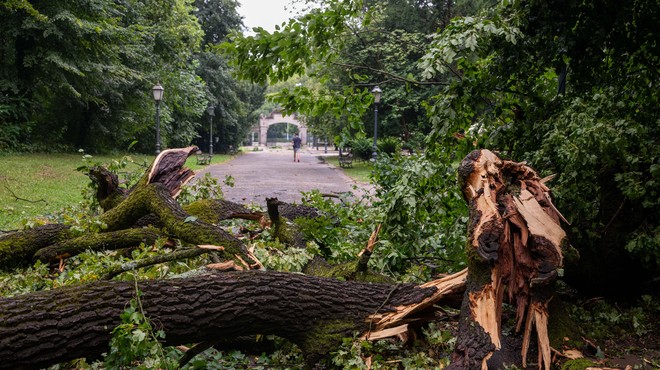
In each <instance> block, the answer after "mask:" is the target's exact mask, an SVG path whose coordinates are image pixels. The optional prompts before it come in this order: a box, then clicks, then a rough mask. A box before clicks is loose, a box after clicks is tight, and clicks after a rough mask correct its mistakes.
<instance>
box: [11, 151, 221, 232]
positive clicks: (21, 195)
mask: <svg viewBox="0 0 660 370" xmlns="http://www.w3.org/2000/svg"><path fill="white" fill-rule="evenodd" d="M122 157H123V155H121V154H117V155H112V156H93V157H91V158H88V161H91V162H94V163H103V164H108V163H111V161H112V160H119V159H121V158H122ZM130 157H131V158H132V159H133V161H134V162H135V163H139V164H143V163H145V162H146V164H147V165H148V164H151V161H152V160H153V158H154V157H153V155H141V154H138V155H131V156H130ZM231 158H232V156H229V155H214V156H213V160H212V161H211V163H213V164H216V163H222V162H225V161H228V160H229V159H231ZM86 163H88V162H86V161H84V160H83V157H82V154H80V153H76V154H27V153H26V154H0V230H13V229H17V228H21V227H22V220H24V219H30V218H34V217H37V216H42V215H47V214H50V213H53V212H57V211H59V210H61V209H62V208H64V207H67V206H72V205H76V204H78V203H80V202H82V201H83V196H82V190H83V189H84V188H85V187H86V186H87V184H88V183H89V178H88V177H87V176H85V174H83V173H82V172H79V171H76V168H78V167H80V166H83V165H85V164H86ZM186 166H187V167H189V168H191V169H193V170H199V169H201V168H203V167H204V166H199V165H197V164H196V158H195V156H192V157H190V158H188V161H187V162H186ZM131 171H140V172H142V171H143V169H142V167H141V166H140V165H138V164H132V163H131V164H129V165H128V167H127V168H126V169H123V170H121V172H131Z"/></svg>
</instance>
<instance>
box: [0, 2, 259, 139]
mask: <svg viewBox="0 0 660 370" xmlns="http://www.w3.org/2000/svg"><path fill="white" fill-rule="evenodd" d="M0 17H1V19H2V26H0V35H2V39H3V40H4V42H3V45H2V55H3V58H2V62H1V63H2V68H1V71H2V72H1V75H0V124H1V125H2V130H1V131H2V133H0V149H4V150H33V151H53V150H65V149H71V148H73V149H78V148H83V149H85V150H87V151H91V152H95V151H111V150H125V149H126V148H128V147H129V145H130V144H131V143H132V142H133V141H138V143H137V145H136V146H135V147H136V148H137V149H138V150H141V151H144V152H151V151H152V150H153V143H152V142H153V140H147V139H146V138H149V137H155V133H154V131H155V127H154V126H155V125H154V114H155V104H154V101H153V98H152V96H151V87H152V86H153V85H155V84H156V83H160V84H161V85H162V86H164V87H165V98H164V100H163V104H162V106H161V119H160V121H161V127H162V137H163V145H164V147H167V146H170V147H171V146H185V145H188V144H190V143H191V141H192V140H193V139H195V138H196V137H198V136H200V134H203V133H205V132H206V131H207V130H206V131H205V130H202V129H201V128H200V123H201V122H202V119H203V117H202V115H203V112H204V111H205V110H206V107H207V106H208V104H209V102H216V103H215V104H220V103H217V102H222V104H224V105H222V107H221V109H218V113H219V117H218V118H219V119H218V120H217V122H218V123H217V125H218V126H219V127H222V128H223V130H224V131H227V132H226V133H225V134H226V135H224V136H221V137H222V139H223V142H222V146H224V147H228V146H229V145H236V144H237V143H239V142H240V141H241V140H242V139H243V137H244V133H245V131H246V129H245V128H243V127H244V126H246V125H248V122H247V120H248V115H249V114H250V113H251V111H252V110H254V105H256V106H259V105H260V103H261V101H260V98H261V95H260V94H261V93H260V91H259V90H258V89H257V90H253V89H252V87H250V86H249V85H245V84H240V83H237V82H235V81H234V80H233V78H232V77H231V73H230V72H229V71H228V70H227V68H226V66H225V62H224V61H223V60H222V57H221V56H218V55H215V54H214V53H212V52H210V51H208V48H207V45H210V44H215V43H218V42H221V41H222V40H224V38H225V37H226V35H227V34H228V33H229V32H230V31H231V30H235V29H240V28H241V27H242V23H241V18H240V16H239V15H238V13H237V3H236V1H229V0H214V1H197V2H193V1H189V0H163V1H160V0H154V1H147V2H144V1H133V0H126V1H108V0H95V1H29V2H28V1H23V2H14V1H5V2H2V3H0ZM214 60H215V61H214ZM216 75H219V76H224V77H216ZM218 78H220V79H221V80H222V84H218V83H215V82H214V81H213V80H218ZM252 96H254V97H252ZM241 102H243V103H241ZM203 122H206V120H205V119H204V121H203ZM204 126H206V125H204ZM227 127H232V128H233V129H232V130H229V129H227ZM221 131H222V130H217V131H216V132H221Z"/></svg>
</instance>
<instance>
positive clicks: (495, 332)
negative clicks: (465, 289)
mask: <svg viewBox="0 0 660 370" xmlns="http://www.w3.org/2000/svg"><path fill="white" fill-rule="evenodd" d="M496 294H497V293H496V292H495V289H493V287H492V286H491V285H486V286H484V288H483V290H482V291H481V292H478V293H476V294H475V293H470V294H469V299H470V312H471V314H472V319H473V320H474V321H475V322H477V323H478V324H479V325H481V327H482V328H483V329H484V331H485V332H486V333H488V335H489V336H490V340H491V342H492V343H493V344H494V345H495V349H496V350H497V349H500V348H502V344H501V340H500V332H499V325H500V324H499V320H498V317H497V312H498V311H499V309H498V308H497V299H496Z"/></svg>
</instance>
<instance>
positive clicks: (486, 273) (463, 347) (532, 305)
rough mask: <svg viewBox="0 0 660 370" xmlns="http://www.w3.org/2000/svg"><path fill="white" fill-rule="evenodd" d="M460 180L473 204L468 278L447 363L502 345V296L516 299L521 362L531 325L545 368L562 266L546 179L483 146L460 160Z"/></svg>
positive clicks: (460, 363)
mask: <svg viewBox="0 0 660 370" xmlns="http://www.w3.org/2000/svg"><path fill="white" fill-rule="evenodd" d="M459 182H460V186H461V188H462V191H463V195H464V197H465V200H466V201H467V202H468V205H469V209H470V217H469V233H470V235H469V238H468V247H467V257H468V270H469V274H468V278H467V283H466V291H465V296H464V300H463V305H462V307H461V316H460V319H459V335H458V338H457V343H456V349H455V351H454V353H453V355H452V364H451V366H450V368H452V369H487V368H496V367H498V366H501V364H496V363H491V362H489V359H491V357H493V358H494V361H495V360H496V358H497V357H499V356H493V355H494V354H497V353H498V351H500V350H501V349H502V342H503V338H502V330H501V326H502V319H501V316H502V302H503V300H504V297H505V296H506V297H507V299H508V301H509V302H510V303H511V304H512V305H514V306H515V307H516V319H517V325H516V330H517V331H520V330H521V328H522V326H523V324H524V326H525V327H524V335H523V345H522V353H521V358H522V364H523V366H526V365H527V364H526V362H527V351H528V349H529V345H530V341H531V336H532V329H533V328H534V326H535V327H536V334H537V344H538V352H539V361H538V365H539V368H545V369H546V370H548V369H550V343H549V339H548V334H547V333H548V331H547V325H548V311H547V304H548V302H549V301H550V299H551V298H552V284H551V283H552V282H553V281H554V279H555V278H556V276H557V270H558V269H559V268H561V267H562V245H563V244H564V242H565V239H566V234H565V233H564V231H563V230H562V228H561V226H560V223H559V220H560V219H562V216H561V214H559V212H558V211H557V209H556V208H555V207H554V206H553V205H552V202H551V199H550V194H549V193H550V191H549V189H548V188H547V187H546V186H545V184H544V182H543V180H542V179H541V178H540V177H539V176H538V175H537V174H536V172H534V170H532V169H531V168H530V167H528V166H527V165H525V164H524V163H516V162H512V161H507V160H503V159H501V158H499V157H498V156H497V155H495V154H494V153H492V152H490V151H488V150H480V151H474V152H472V153H470V154H469V155H468V156H467V157H466V158H465V159H464V160H463V161H462V162H461V164H460V167H459Z"/></svg>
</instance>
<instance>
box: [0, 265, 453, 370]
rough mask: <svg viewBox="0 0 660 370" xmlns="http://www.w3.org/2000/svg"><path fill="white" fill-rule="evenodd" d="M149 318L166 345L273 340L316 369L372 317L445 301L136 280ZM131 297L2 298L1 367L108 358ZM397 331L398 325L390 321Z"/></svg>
mask: <svg viewBox="0 0 660 370" xmlns="http://www.w3.org/2000/svg"><path fill="white" fill-rule="evenodd" d="M137 284H138V289H139V290H140V291H141V292H142V297H141V300H142V304H143V307H144V310H145V315H146V316H147V317H149V318H150V319H151V320H152V321H153V322H154V323H155V324H156V325H157V326H162V329H163V330H164V331H165V333H166V344H167V345H178V344H186V343H195V342H204V341H218V340H221V339H226V338H234V337H239V336H245V335H254V334H274V335H277V336H280V337H283V338H287V339H289V340H291V341H292V342H294V343H296V344H298V345H299V346H300V347H301V349H302V350H303V352H304V353H305V356H306V360H307V362H308V363H310V364H313V363H315V362H316V361H318V360H319V359H320V358H321V357H322V356H323V355H326V354H327V353H328V352H329V351H330V350H331V349H333V348H336V346H338V345H339V344H341V340H342V338H344V337H350V336H351V335H352V333H353V332H355V331H358V332H366V331H367V330H369V327H370V325H372V326H373V328H374V329H375V328H376V326H377V325H376V324H371V323H372V322H373V321H374V320H375V318H374V315H375V317H378V318H380V320H382V317H383V316H384V315H387V314H388V313H389V314H399V315H400V316H401V317H402V318H404V319H408V320H409V318H407V317H406V315H401V313H402V311H404V309H405V307H408V306H409V305H411V304H416V303H417V304H418V303H420V302H425V303H426V304H427V307H428V305H433V302H435V303H437V302H439V301H440V300H441V299H442V296H441V295H439V294H438V289H437V288H436V287H433V286H428V287H419V286H414V285H412V284H400V285H394V286H393V285H387V284H367V283H357V282H342V281H339V280H335V279H324V278H317V277H312V276H305V275H300V274H288V273H277V272H261V271H244V272H231V273H227V272H225V273H217V272H215V273H204V274H202V275H199V276H195V277H191V278H185V279H169V280H149V281H141V282H138V283H137ZM135 296H136V286H135V284H134V283H133V282H125V281H108V282H97V283H92V284H87V285H84V286H75V287H66V288H60V289H57V290H51V291H41V292H36V293H31V294H26V295H22V296H18V297H14V298H5V299H0V359H2V361H0V369H16V368H37V367H46V366H49V365H52V364H55V363H60V362H64V361H69V360H72V359H76V358H81V357H86V358H98V357H99V356H100V355H101V354H102V353H103V352H107V351H108V343H109V340H110V332H111V331H112V330H113V329H114V328H115V327H116V326H117V325H118V324H120V319H119V317H120V314H121V313H122V312H123V310H124V309H125V307H126V306H127V305H128V302H129V301H130V299H132V298H134V297H135ZM391 322H392V323H393V324H394V325H396V324H397V322H396V321H391Z"/></svg>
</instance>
